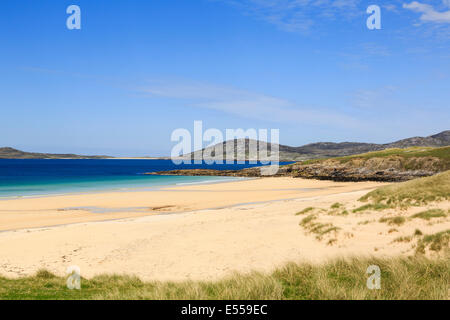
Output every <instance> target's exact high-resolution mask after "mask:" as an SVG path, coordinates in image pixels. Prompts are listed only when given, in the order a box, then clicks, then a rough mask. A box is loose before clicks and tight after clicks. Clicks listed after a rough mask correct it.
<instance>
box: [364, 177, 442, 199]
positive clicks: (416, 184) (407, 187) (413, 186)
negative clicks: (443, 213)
mask: <svg viewBox="0 0 450 320" xmlns="http://www.w3.org/2000/svg"><path fill="white" fill-rule="evenodd" d="M449 199H450V171H446V172H443V173H440V174H437V175H435V176H432V177H426V178H420V179H415V180H411V181H406V182H402V183H398V184H391V185H388V186H384V187H380V188H378V189H376V190H374V191H372V192H369V193H368V194H366V195H365V196H363V197H362V198H360V199H359V200H360V201H371V202H372V205H382V204H384V205H387V206H390V207H408V206H420V205H425V204H428V203H430V202H434V201H442V200H449Z"/></svg>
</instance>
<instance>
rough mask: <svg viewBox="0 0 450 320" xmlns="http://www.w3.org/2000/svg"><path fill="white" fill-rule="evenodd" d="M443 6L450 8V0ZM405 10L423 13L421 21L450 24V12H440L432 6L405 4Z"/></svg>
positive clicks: (414, 3) (414, 2) (417, 3)
mask: <svg viewBox="0 0 450 320" xmlns="http://www.w3.org/2000/svg"><path fill="white" fill-rule="evenodd" d="M443 4H444V5H445V6H446V7H450V0H444V1H443ZM403 8H405V9H409V10H412V11H415V12H419V13H421V14H422V15H421V16H420V18H419V19H420V20H421V21H423V22H433V23H450V10H447V11H438V10H436V9H435V8H434V7H433V6H432V5H430V4H426V3H421V2H417V1H413V2H411V3H405V4H403Z"/></svg>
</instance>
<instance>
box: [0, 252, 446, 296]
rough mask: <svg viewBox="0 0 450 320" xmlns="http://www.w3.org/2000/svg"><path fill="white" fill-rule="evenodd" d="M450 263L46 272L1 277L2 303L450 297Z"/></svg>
mask: <svg viewBox="0 0 450 320" xmlns="http://www.w3.org/2000/svg"><path fill="white" fill-rule="evenodd" d="M370 265H377V266H379V267H380V269H381V289H379V290H369V289H368V288H367V285H366V284H367V279H368V277H369V275H368V274H366V271H367V268H368V266H370ZM449 283H450V260H449V259H446V260H444V259H441V260H429V259H426V258H424V257H411V258H396V259H381V258H360V259H358V258H354V259H347V260H344V259H340V260H335V261H331V262H328V263H325V264H323V265H313V264H294V263H290V264H287V265H286V266H284V267H282V268H280V269H277V270H276V271H274V272H273V273H271V274H262V273H251V274H248V275H239V274H235V275H233V276H230V277H228V278H226V279H224V280H221V281H215V282H211V281H183V282H143V281H141V280H139V279H138V278H136V277H131V276H117V275H111V276H108V275H103V276H97V277H95V278H93V279H90V280H86V279H82V281H81V290H69V289H67V287H66V279H65V278H61V277H56V276H54V275H52V274H51V273H49V272H47V271H41V272H39V273H38V274H36V275H35V276H33V277H27V278H21V279H6V278H0V299H225V300H230V299H243V300H249V299H277V300H278V299H296V300H301V299H447V298H448V291H449V288H450V287H449Z"/></svg>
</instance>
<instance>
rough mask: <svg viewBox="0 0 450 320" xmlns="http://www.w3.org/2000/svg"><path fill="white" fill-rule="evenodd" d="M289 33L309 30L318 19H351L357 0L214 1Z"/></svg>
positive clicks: (356, 6) (355, 13) (357, 13)
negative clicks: (231, 6)
mask: <svg viewBox="0 0 450 320" xmlns="http://www.w3.org/2000/svg"><path fill="white" fill-rule="evenodd" d="M216 1H221V2H225V3H228V4H231V5H234V6H236V7H237V8H239V9H241V10H242V11H243V12H244V13H245V14H248V15H251V16H254V17H255V18H257V19H259V20H262V21H266V22H268V23H270V24H273V25H275V26H276V27H278V28H279V29H280V30H283V31H288V32H298V33H308V32H309V31H310V29H311V28H312V27H313V26H315V25H316V20H317V19H327V20H334V19H337V18H342V17H344V18H351V17H355V16H357V15H359V14H361V13H362V11H361V10H360V9H358V5H359V3H360V0H216Z"/></svg>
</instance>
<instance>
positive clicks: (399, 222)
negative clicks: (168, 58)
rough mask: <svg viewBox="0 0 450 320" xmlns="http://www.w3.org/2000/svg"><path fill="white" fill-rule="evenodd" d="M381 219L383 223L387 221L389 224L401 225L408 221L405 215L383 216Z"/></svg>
mask: <svg viewBox="0 0 450 320" xmlns="http://www.w3.org/2000/svg"><path fill="white" fill-rule="evenodd" d="M379 221H380V222H383V223H384V222H386V223H387V224H388V225H397V226H401V225H402V224H404V223H405V222H406V219H405V218H404V217H389V218H381V219H380V220H379Z"/></svg>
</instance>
